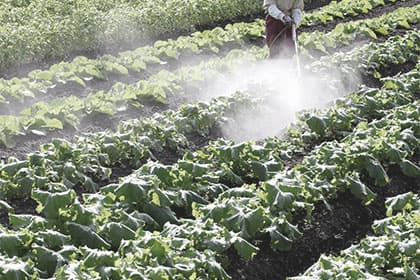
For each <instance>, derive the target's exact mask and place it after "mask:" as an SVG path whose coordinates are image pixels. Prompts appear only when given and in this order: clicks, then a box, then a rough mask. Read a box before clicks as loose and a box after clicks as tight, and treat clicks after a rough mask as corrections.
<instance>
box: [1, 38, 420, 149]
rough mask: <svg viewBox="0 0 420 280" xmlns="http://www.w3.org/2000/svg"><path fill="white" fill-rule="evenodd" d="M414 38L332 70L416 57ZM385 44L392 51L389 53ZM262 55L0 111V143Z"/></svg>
mask: <svg viewBox="0 0 420 280" xmlns="http://www.w3.org/2000/svg"><path fill="white" fill-rule="evenodd" d="M418 41H419V34H418V33H417V32H414V31H413V32H410V33H409V34H408V35H407V36H405V37H398V36H397V37H395V38H391V39H389V40H388V41H387V42H385V43H381V44H372V45H369V46H367V47H365V48H362V49H360V50H356V51H355V52H354V53H349V54H341V55H340V56H339V57H337V58H336V59H337V60H338V61H341V62H338V64H340V63H341V64H340V65H339V67H338V68H337V69H342V70H341V71H342V72H343V73H346V72H348V71H351V68H352V67H353V66H354V63H355V62H353V59H354V58H355V57H358V58H357V59H356V60H355V61H357V63H358V64H360V65H362V66H361V68H362V73H365V74H375V73H377V72H378V70H379V69H380V68H383V67H388V66H390V65H392V64H403V63H405V62H406V61H417V59H418V55H416V53H418ZM390 49H392V50H393V52H390V51H389V50H390ZM373 54H377V55H376V56H373ZM264 56H265V53H264V52H263V51H262V49H261V48H254V49H252V50H251V51H239V50H235V51H232V52H231V54H230V55H228V56H227V57H225V58H217V59H213V60H210V61H208V62H206V63H202V64H200V65H198V66H192V67H185V68H181V69H179V70H178V71H175V72H168V71H161V72H160V73H158V74H156V75H154V76H152V77H151V78H150V79H149V80H145V81H139V82H137V83H135V84H132V85H125V84H121V83H118V84H116V85H114V86H113V88H112V89H111V90H110V91H108V92H107V93H105V92H102V91H100V92H97V93H93V94H90V95H89V96H88V97H87V98H78V97H75V96H72V97H67V98H64V99H63V98H62V99H57V100H56V101H52V102H49V103H46V102H38V103H35V104H34V105H32V106H31V107H30V108H27V109H26V110H24V111H23V112H22V113H21V114H20V116H13V115H5V116H0V118H1V119H2V120H3V121H2V122H1V125H0V141H1V142H2V143H3V144H4V145H6V146H13V145H14V139H15V137H16V136H19V135H25V134H31V133H35V134H45V132H47V131H50V130H55V129H62V128H63V127H64V126H65V125H67V126H71V127H74V128H77V126H78V125H79V123H80V121H81V119H82V118H83V117H85V116H88V115H94V114H103V115H113V114H116V113H117V112H121V111H125V110H127V109H128V107H129V106H141V102H142V101H145V100H149V101H150V100H152V101H154V102H161V103H165V101H166V98H167V95H171V96H176V95H180V94H182V93H185V90H186V88H189V91H194V90H193V88H195V89H196V90H197V91H199V89H200V84H201V83H202V82H203V81H204V80H206V79H209V78H210V77H216V76H217V75H218V73H220V72H219V71H218V69H227V68H226V67H228V68H232V67H234V66H235V65H237V64H238V63H244V61H253V60H255V59H258V57H260V59H261V58H263V57H264ZM238 58H241V59H238ZM235 61H236V62H235ZM323 61H324V60H321V62H320V63H321V64H319V65H318V63H317V62H315V64H314V66H312V67H313V69H314V71H319V70H321V71H324V72H327V73H329V72H328V71H326V70H325V69H328V67H329V66H328V65H329V62H328V59H326V63H323ZM317 65H318V66H317ZM349 68H350V70H348V69H349ZM203 69H206V71H207V74H208V75H207V78H206V77H202V75H201V73H202V71H203ZM357 74H358V73H357ZM347 78H350V76H349V77H347Z"/></svg>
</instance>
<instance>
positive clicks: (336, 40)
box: [299, 5, 420, 54]
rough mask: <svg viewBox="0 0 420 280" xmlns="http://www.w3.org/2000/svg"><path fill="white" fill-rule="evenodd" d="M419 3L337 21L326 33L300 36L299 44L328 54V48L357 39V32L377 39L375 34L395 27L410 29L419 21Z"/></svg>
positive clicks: (383, 32) (387, 31)
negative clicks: (378, 15)
mask: <svg viewBox="0 0 420 280" xmlns="http://www.w3.org/2000/svg"><path fill="white" fill-rule="evenodd" d="M419 18H420V5H416V6H413V7H406V8H399V9H397V10H395V11H392V12H390V13H386V14H384V15H382V16H380V17H377V18H369V19H362V20H357V21H350V22H345V23H339V24H337V26H336V27H335V28H334V29H333V30H331V31H330V32H328V33H323V32H320V31H314V32H311V33H305V34H302V36H300V39H299V40H300V44H301V46H302V49H303V50H314V49H316V50H319V51H321V52H322V53H325V54H328V53H330V52H329V49H331V50H332V52H334V50H335V49H336V48H338V47H342V46H346V45H350V43H351V42H354V41H355V40H357V39H360V37H359V36H357V35H359V34H363V35H367V36H368V37H370V38H373V39H377V36H378V35H380V36H383V35H388V34H389V33H390V32H392V31H393V30H395V29H396V28H402V29H411V25H416V24H418V23H419Z"/></svg>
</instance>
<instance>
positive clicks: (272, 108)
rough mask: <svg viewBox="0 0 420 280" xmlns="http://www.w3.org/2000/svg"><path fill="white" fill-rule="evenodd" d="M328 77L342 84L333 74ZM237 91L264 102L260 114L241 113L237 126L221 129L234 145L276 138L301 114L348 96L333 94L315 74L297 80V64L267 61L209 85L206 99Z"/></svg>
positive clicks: (290, 61) (241, 69)
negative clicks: (251, 95)
mask: <svg viewBox="0 0 420 280" xmlns="http://www.w3.org/2000/svg"><path fill="white" fill-rule="evenodd" d="M328 77H329V79H331V80H335V81H340V80H341V78H340V77H339V75H334V74H333V73H329V75H328ZM335 86H337V84H335ZM237 91H241V92H250V93H252V94H255V95H257V96H258V97H261V98H262V99H263V100H264V102H263V104H261V105H262V106H261V107H259V109H258V110H247V111H242V112H239V113H238V114H236V115H235V116H234V119H235V121H234V123H227V124H226V125H225V126H224V127H223V128H222V133H223V136H224V137H225V138H228V139H231V140H235V141H246V140H259V139H263V138H265V137H270V136H277V135H279V134H281V132H282V131H284V129H285V128H286V127H287V126H288V125H289V124H290V123H291V122H293V121H294V120H295V119H296V113H297V112H298V111H301V110H304V109H311V108H323V107H325V106H327V104H328V103H330V102H331V101H333V100H335V99H336V98H338V97H340V96H342V95H343V93H344V92H345V91H344V90H339V89H337V87H336V88H335V89H334V90H331V89H330V87H329V86H328V81H325V79H322V78H321V77H319V76H317V75H316V74H308V73H306V72H303V73H302V75H301V76H300V77H298V76H297V73H296V61H295V60H266V61H258V62H255V63H248V64H242V66H241V68H238V69H235V70H234V71H232V72H229V73H225V75H224V76H223V78H220V79H217V80H214V81H212V82H211V83H209V84H208V85H207V87H206V88H205V90H204V96H205V98H208V99H209V98H213V97H216V96H221V95H229V94H233V93H235V92H237Z"/></svg>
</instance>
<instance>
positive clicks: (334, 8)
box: [301, 0, 405, 26]
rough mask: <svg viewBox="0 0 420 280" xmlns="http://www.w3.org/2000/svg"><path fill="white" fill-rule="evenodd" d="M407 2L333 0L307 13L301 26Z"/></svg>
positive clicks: (397, 0) (395, 0)
mask: <svg viewBox="0 0 420 280" xmlns="http://www.w3.org/2000/svg"><path fill="white" fill-rule="evenodd" d="M398 2H405V0H356V1H355V0H341V1H332V2H331V3H330V4H328V5H326V6H323V7H321V8H320V9H319V10H317V11H314V12H312V13H306V14H305V15H304V17H303V19H302V22H301V26H314V25H317V24H325V23H327V22H329V21H333V20H334V19H345V18H349V17H354V16H357V15H361V14H367V13H369V12H370V11H372V10H373V9H375V8H377V7H379V6H384V5H387V4H392V3H398Z"/></svg>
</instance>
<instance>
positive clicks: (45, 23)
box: [0, 0, 262, 69]
mask: <svg viewBox="0 0 420 280" xmlns="http://www.w3.org/2000/svg"><path fill="white" fill-rule="evenodd" d="M261 11H262V5H261V2H260V1H255V0H246V1H237V0H235V1H226V0H217V1H210V2H208V1H203V0H194V1H183V0H170V1H167V0H155V1H114V0H108V1H104V3H102V1H67V2H66V3H65V4H63V3H62V1H57V0H46V1H44V0H43V1H41V0H36V1H30V3H28V6H27V7H24V8H21V7H13V6H11V5H10V4H9V5H8V4H2V12H1V13H0V20H1V21H2V27H1V28H0V49H1V51H0V65H1V68H2V69H7V67H8V66H10V65H15V64H24V63H28V62H32V61H39V60H43V59H48V58H57V57H58V58H62V57H65V56H66V55H67V54H69V53H71V52H75V51H89V50H98V49H109V48H111V49H112V48H118V47H123V46H124V45H127V44H130V43H132V42H133V41H135V42H137V43H139V42H142V41H147V40H148V38H150V37H155V36H158V35H162V34H170V33H174V32H175V33H176V32H181V31H182V32H188V31H193V30H194V29H195V27H196V26H205V25H208V24H211V23H214V22H220V21H223V20H229V19H233V18H237V17H242V16H251V15H255V14H258V13H260V12H261Z"/></svg>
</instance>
